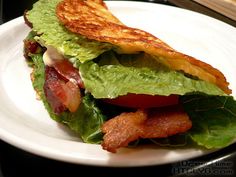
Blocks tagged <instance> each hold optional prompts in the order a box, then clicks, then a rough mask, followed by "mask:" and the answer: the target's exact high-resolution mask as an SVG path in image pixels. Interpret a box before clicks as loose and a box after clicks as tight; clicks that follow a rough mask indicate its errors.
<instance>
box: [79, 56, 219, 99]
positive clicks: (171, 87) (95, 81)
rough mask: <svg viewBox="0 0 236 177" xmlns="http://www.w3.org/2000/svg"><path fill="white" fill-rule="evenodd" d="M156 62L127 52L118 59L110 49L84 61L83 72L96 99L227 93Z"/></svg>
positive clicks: (80, 69)
mask: <svg viewBox="0 0 236 177" xmlns="http://www.w3.org/2000/svg"><path fill="white" fill-rule="evenodd" d="M128 57H130V58H128ZM155 62H156V61H155V60H152V59H151V58H149V59H148V58H147V57H144V58H143V57H140V55H135V56H134V57H132V55H125V56H122V57H121V58H119V59H117V58H116V56H115V55H112V54H111V52H109V54H108V55H105V57H104V56H102V57H101V60H100V61H99V62H98V63H95V62H94V61H89V62H86V63H83V64H81V65H80V66H79V71H80V74H81V77H82V79H83V82H84V85H85V88H86V90H87V91H88V92H90V93H91V94H92V95H93V96H94V97H95V98H116V97H118V96H121V95H126V94H127V93H135V94H148V95H165V96H168V95H171V94H177V95H185V94H187V93H205V94H208V95H224V92H223V91H222V90H221V89H219V88H218V87H217V86H215V85H214V84H211V83H208V82H205V81H202V80H197V79H195V78H190V77H187V76H185V75H184V73H182V72H178V71H173V70H169V69H167V68H166V67H164V66H163V65H160V64H159V63H157V62H156V63H155ZM149 66H150V67H149Z"/></svg>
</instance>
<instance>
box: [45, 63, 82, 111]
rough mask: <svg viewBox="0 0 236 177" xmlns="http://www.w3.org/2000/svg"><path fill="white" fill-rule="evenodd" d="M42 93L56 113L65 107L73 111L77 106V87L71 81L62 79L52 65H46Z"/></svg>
mask: <svg viewBox="0 0 236 177" xmlns="http://www.w3.org/2000/svg"><path fill="white" fill-rule="evenodd" d="M44 93H45V96H46V98H47V101H48V102H49V104H50V106H51V107H52V109H53V112H54V113H56V114H60V113H62V112H63V111H65V110H66V109H69V110H70V111H71V112H75V111H76V110H77V108H78V107H79V104H80V97H81V96H80V90H79V87H78V86H77V85H76V84H74V83H73V82H71V81H65V80H63V77H61V76H60V75H59V74H58V73H57V71H56V70H55V69H54V68H53V67H49V66H46V69H45V83H44Z"/></svg>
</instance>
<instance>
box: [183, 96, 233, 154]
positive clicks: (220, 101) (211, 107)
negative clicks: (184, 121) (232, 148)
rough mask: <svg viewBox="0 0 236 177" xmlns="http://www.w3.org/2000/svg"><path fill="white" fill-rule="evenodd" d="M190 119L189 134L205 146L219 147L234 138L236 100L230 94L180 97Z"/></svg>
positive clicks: (227, 143)
mask: <svg viewBox="0 0 236 177" xmlns="http://www.w3.org/2000/svg"><path fill="white" fill-rule="evenodd" d="M181 101H182V102H183V106H184V109H185V111H186V112H187V113H188V115H189V116H190V118H191V120H192V124H193V125H192V126H193V127H192V129H191V130H190V131H189V135H190V137H191V138H192V140H193V141H195V142H196V143H197V144H199V145H201V146H205V147H206V148H209V149H210V148H221V147H225V146H227V145H229V144H231V143H232V142H233V141H234V140H235V139H236V101H235V100H234V99H233V97H231V96H204V95H202V96H201V95H187V96H183V97H181Z"/></svg>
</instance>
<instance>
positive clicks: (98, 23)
mask: <svg viewBox="0 0 236 177" xmlns="http://www.w3.org/2000/svg"><path fill="white" fill-rule="evenodd" d="M56 13H57V17H58V18H59V20H60V21H61V23H62V24H64V25H65V27H66V28H67V29H68V30H70V31H72V32H74V33H77V34H80V35H83V36H86V37H87V38H89V39H93V40H97V41H101V42H108V43H111V44H113V45H114V46H115V48H116V51H117V52H120V53H137V52H141V51H143V52H145V53H148V54H150V55H152V56H153V57H154V58H155V59H156V60H158V62H160V63H162V64H164V65H166V66H168V67H169V68H171V69H173V70H178V71H184V72H185V73H188V74H190V75H192V76H196V77H198V78H200V79H202V80H205V81H208V82H211V83H213V84H216V85H217V86H219V87H220V88H221V89H222V90H223V91H224V92H225V93H227V94H230V93H231V90H230V89H229V88H228V85H229V83H228V82H227V81H226V79H225V77H224V75H223V74H222V73H221V72H220V71H219V70H217V69H216V68H213V67H212V66H211V65H209V64H207V63H204V62H202V61H200V60H197V59H195V58H194V57H191V56H188V55H185V54H183V53H180V52H178V51H176V50H174V49H173V48H171V47H170V46H169V45H168V44H166V43H165V42H163V41H161V40H160V39H158V38H157V37H155V36H153V35H152V34H150V33H148V32H145V31H143V30H140V29H136V28H131V27H127V26H125V25H124V24H123V23H122V22H120V21H119V20H118V19H117V18H116V17H115V16H114V15H113V14H112V13H111V12H110V11H109V9H108V8H107V7H106V6H105V5H104V3H103V1H102V0H63V1H61V2H60V3H59V4H58V5H57V9H56Z"/></svg>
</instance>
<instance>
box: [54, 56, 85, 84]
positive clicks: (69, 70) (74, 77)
mask: <svg viewBox="0 0 236 177" xmlns="http://www.w3.org/2000/svg"><path fill="white" fill-rule="evenodd" d="M53 67H54V68H55V69H56V71H57V72H58V73H59V74H60V75H61V76H63V77H64V78H65V79H66V80H70V81H72V82H74V83H76V84H77V85H78V86H79V87H80V88H84V84H83V81H82V79H81V77H80V75H79V71H78V70H77V69H76V68H75V67H74V66H73V65H72V63H71V62H69V61H68V60H59V61H57V62H55V63H54V64H53Z"/></svg>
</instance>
